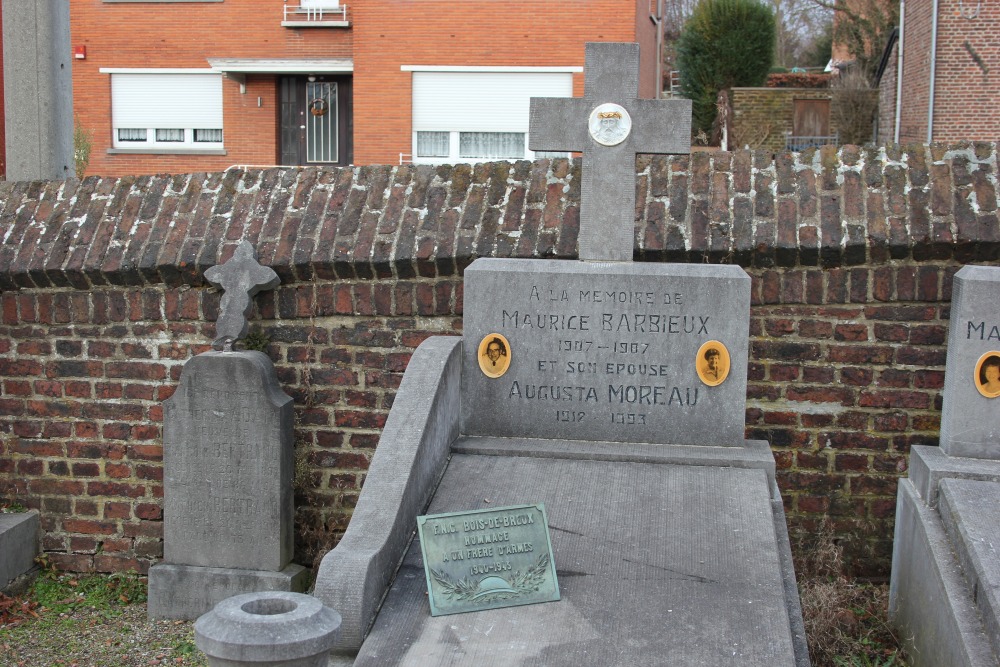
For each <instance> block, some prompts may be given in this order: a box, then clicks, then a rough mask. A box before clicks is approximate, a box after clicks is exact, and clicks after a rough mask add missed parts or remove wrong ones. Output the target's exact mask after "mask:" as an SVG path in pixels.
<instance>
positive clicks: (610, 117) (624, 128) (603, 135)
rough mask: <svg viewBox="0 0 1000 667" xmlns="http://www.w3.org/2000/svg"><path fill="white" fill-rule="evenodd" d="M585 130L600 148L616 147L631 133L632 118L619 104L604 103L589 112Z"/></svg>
mask: <svg viewBox="0 0 1000 667" xmlns="http://www.w3.org/2000/svg"><path fill="white" fill-rule="evenodd" d="M587 129H588V130H590V136H591V137H593V139H594V141H596V142H597V143H599V144H601V145H602V146H617V145H618V144H620V143H621V142H623V141H625V138H626V137H627V136H628V133H629V132H631V131H632V117H631V116H629V115H628V111H626V110H625V107H623V106H621V105H620V104H615V103H613V102H606V103H604V104H599V105H597V106H596V107H595V108H594V110H593V111H591V112H590V118H589V119H588V121H587Z"/></svg>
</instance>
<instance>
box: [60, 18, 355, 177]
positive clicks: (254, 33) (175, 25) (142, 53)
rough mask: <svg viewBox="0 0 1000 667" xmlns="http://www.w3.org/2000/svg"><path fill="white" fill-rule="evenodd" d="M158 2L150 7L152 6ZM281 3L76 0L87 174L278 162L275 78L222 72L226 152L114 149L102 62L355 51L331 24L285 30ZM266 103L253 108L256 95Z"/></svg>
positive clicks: (76, 98)
mask: <svg viewBox="0 0 1000 667" xmlns="http://www.w3.org/2000/svg"><path fill="white" fill-rule="evenodd" d="M362 1H363V0H362ZM151 8H152V9H151ZM282 15H283V14H282V3H280V2H272V1H270V0H241V1H233V0H228V1H227V2H221V3H220V2H206V3H200V2H182V3H157V4H156V5H155V6H153V5H150V4H147V3H107V2H103V0H70V27H71V34H72V37H71V40H72V44H73V45H74V46H86V47H87V58H86V60H75V61H74V62H73V103H74V109H75V112H76V115H77V117H78V118H79V121H80V124H81V125H82V126H83V127H86V128H88V129H90V130H91V131H92V133H93V139H92V141H93V150H92V152H91V159H90V165H89V167H88V169H87V173H88V174H105V175H121V174H148V173H157V172H159V173H177V172H192V171H217V170H221V169H225V168H226V167H228V166H230V165H232V164H264V165H271V164H275V163H276V162H277V159H278V156H277V143H276V131H277V130H276V128H277V93H276V86H275V83H274V77H273V76H258V77H250V80H249V81H248V85H247V91H246V94H245V95H244V94H240V89H239V84H238V83H237V82H235V81H232V80H229V79H223V84H222V90H223V109H224V116H223V124H224V132H225V138H224V143H225V147H226V155H219V156H203V155H199V156H195V155H183V154H177V155H150V154H148V153H147V154H130V155H109V154H108V153H107V151H108V149H109V148H111V145H112V143H111V141H112V137H111V75H110V74H102V73H100V72H99V70H100V68H102V67H105V68H107V67H128V68H135V67H155V68H166V67H180V68H207V67H209V64H208V60H207V59H208V58H306V57H313V58H350V57H351V52H352V44H353V34H352V32H351V31H350V30H343V29H332V28H301V29H293V28H283V27H282V26H281V19H282ZM258 97H260V98H262V99H261V106H260V107H258V106H257V98H258Z"/></svg>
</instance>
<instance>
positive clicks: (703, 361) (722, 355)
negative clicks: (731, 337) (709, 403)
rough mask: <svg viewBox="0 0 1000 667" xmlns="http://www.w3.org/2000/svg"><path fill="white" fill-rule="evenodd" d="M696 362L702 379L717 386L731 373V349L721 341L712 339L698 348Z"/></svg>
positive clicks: (710, 384)
mask: <svg viewBox="0 0 1000 667" xmlns="http://www.w3.org/2000/svg"><path fill="white" fill-rule="evenodd" d="M694 363H695V368H697V369H698V377H699V378H700V379H701V381H702V382H704V383H705V384H707V385H708V386H709V387H715V386H717V385H720V384H722V382H723V380H725V379H726V377H727V376H728V375H729V350H728V349H726V346H725V345H723V344H722V343H720V342H719V341H717V340H710V341H708V342H707V343H705V344H703V345H702V346H701V347H699V348H698V356H697V357H695V361H694Z"/></svg>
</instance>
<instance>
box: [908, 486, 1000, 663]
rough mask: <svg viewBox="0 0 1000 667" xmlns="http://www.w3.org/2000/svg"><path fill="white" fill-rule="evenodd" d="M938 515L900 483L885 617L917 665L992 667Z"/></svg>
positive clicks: (986, 642) (987, 646) (990, 654)
mask: <svg viewBox="0 0 1000 667" xmlns="http://www.w3.org/2000/svg"><path fill="white" fill-rule="evenodd" d="M952 548H953V546H952V544H951V543H950V542H949V540H948V536H947V534H946V533H945V530H944V527H943V526H942V524H941V519H940V517H939V516H938V515H937V513H936V512H935V511H934V510H933V509H931V508H930V507H928V506H927V505H925V504H924V503H923V501H922V500H921V499H920V497H919V495H918V494H917V493H916V490H915V489H914V488H913V485H912V484H910V481H909V480H906V479H903V480H900V482H899V497H898V502H897V505H896V533H895V540H894V548H893V554H892V580H891V582H890V588H889V620H890V622H891V623H892V624H893V626H894V627H895V628H896V629H897V631H898V632H899V637H900V639H901V641H902V642H903V644H904V645H905V646H906V649H907V654H908V656H909V658H910V660H911V662H912V664H913V665H915V666H917V667H937V666H940V665H949V666H952V665H953V666H955V667H973V666H975V667H987V666H989V667H995V666H996V664H997V661H996V658H995V657H994V655H993V651H992V650H991V647H990V641H989V639H988V638H987V636H986V632H985V631H984V628H983V625H982V622H981V620H980V618H979V612H978V610H977V609H976V606H975V604H974V603H973V601H972V596H971V594H970V591H969V589H968V587H967V585H966V581H965V578H964V576H963V574H962V569H961V566H960V565H959V563H958V561H957V560H956V559H955V556H954V554H953V552H952Z"/></svg>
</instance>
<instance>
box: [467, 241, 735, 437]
mask: <svg viewBox="0 0 1000 667" xmlns="http://www.w3.org/2000/svg"><path fill="white" fill-rule="evenodd" d="M498 286H502V288H498ZM464 304H465V306H464V308H465V315H464V323H463V329H464V332H463V333H464V361H463V365H462V399H463V403H462V432H463V433H464V434H468V435H490V436H501V437H526V438H552V439H571V440H604V441H618V442H646V443H663V444H686V445H713V446H726V447H740V446H743V444H744V407H745V405H746V382H747V354H748V331H749V326H750V325H749V321H750V278H749V276H747V274H746V273H745V272H744V271H743V270H742V269H740V268H739V267H736V266H728V265H722V266H720V265H701V264H632V263H629V264H618V263H615V264H596V263H583V262H560V261H540V260H511V259H479V260H476V261H475V262H474V263H473V264H472V265H471V266H470V267H469V268H468V269H466V272H465V297H464ZM493 334H500V335H502V336H503V337H504V338H506V340H507V342H508V344H509V349H508V350H506V355H505V356H504V357H503V358H501V359H500V360H499V361H498V363H500V364H501V365H503V364H506V366H507V367H506V372H504V373H503V375H501V376H499V377H490V376H489V375H487V374H486V373H485V372H483V370H482V369H481V365H480V358H481V356H482V355H481V354H480V347H481V345H482V344H483V341H486V342H489V341H487V339H492V337H493ZM710 341H717V342H719V343H721V344H722V346H724V347H725V348H726V349H727V350H728V352H729V358H730V363H729V374H728V376H727V377H726V378H725V380H724V381H723V382H722V383H721V384H718V385H716V386H709V385H707V384H706V383H705V382H703V381H702V379H701V378H700V377H699V374H698V369H699V367H700V366H701V365H702V364H703V363H704V359H703V358H702V355H703V354H704V352H702V354H699V352H700V351H702V350H703V347H704V346H705V345H706V344H708V343H709V342H710ZM505 347H506V346H505ZM705 350H706V351H707V348H705ZM486 363H487V364H489V363H491V362H488V361H487V362H486ZM491 368H492V366H487V369H491Z"/></svg>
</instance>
